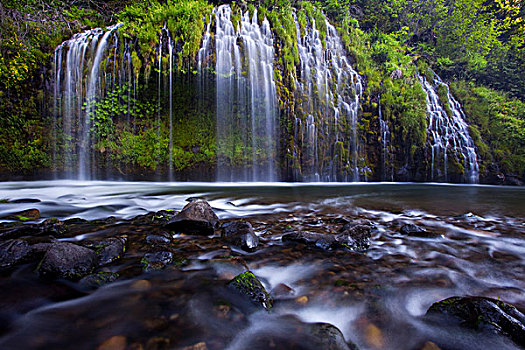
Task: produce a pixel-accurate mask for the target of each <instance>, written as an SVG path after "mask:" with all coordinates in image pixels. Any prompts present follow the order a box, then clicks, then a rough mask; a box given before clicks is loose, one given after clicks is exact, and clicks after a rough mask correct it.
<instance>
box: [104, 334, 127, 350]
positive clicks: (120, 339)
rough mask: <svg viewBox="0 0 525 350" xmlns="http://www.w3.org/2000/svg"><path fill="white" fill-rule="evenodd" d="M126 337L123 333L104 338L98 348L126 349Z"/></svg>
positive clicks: (106, 349)
mask: <svg viewBox="0 0 525 350" xmlns="http://www.w3.org/2000/svg"><path fill="white" fill-rule="evenodd" d="M127 343H128V342H127V340H126V337H125V336H123V335H116V336H114V337H111V338H109V339H106V340H104V341H103V342H102V343H101V344H100V345H99V346H98V348H97V350H124V349H126V346H127Z"/></svg>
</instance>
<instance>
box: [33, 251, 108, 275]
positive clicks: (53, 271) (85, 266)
mask: <svg viewBox="0 0 525 350" xmlns="http://www.w3.org/2000/svg"><path fill="white" fill-rule="evenodd" d="M97 260H98V259H97V254H96V253H95V252H94V251H92V250H91V249H88V248H85V247H81V246H79V245H76V244H72V243H65V242H61V243H53V244H52V245H51V246H50V247H49V249H48V250H47V252H46V254H45V255H44V258H43V259H42V261H41V263H40V266H39V268H38V273H39V274H40V276H41V277H44V278H57V277H58V278H66V279H70V280H78V279H80V278H82V277H83V276H85V275H87V274H89V273H91V272H92V271H93V269H94V268H95V267H96V265H97Z"/></svg>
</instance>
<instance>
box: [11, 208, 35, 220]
mask: <svg viewBox="0 0 525 350" xmlns="http://www.w3.org/2000/svg"><path fill="white" fill-rule="evenodd" d="M5 219H9V220H19V221H31V220H38V219H40V211H39V210H38V209H27V210H23V211H19V212H17V213H13V214H9V215H8V216H6V217H5Z"/></svg>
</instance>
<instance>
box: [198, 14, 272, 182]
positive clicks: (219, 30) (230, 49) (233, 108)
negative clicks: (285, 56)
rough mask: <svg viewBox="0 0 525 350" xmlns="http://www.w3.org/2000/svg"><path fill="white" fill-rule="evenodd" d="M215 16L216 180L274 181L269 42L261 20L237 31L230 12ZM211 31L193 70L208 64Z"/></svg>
mask: <svg viewBox="0 0 525 350" xmlns="http://www.w3.org/2000/svg"><path fill="white" fill-rule="evenodd" d="M214 14H215V36H214V39H215V54H216V62H215V71H216V103H217V154H218V162H217V179H218V180H220V181H234V180H243V181H275V180H276V178H277V177H276V169H275V162H276V152H277V144H276V142H277V138H276V132H277V130H276V118H277V95H276V89H275V82H274V80H273V56H274V48H273V39H272V34H271V30H270V24H269V22H268V20H267V19H266V18H265V19H264V20H263V22H262V24H261V25H259V23H258V18H257V11H254V13H253V15H252V17H251V19H250V15H249V12H246V13H244V14H242V16H241V19H240V23H238V25H237V28H236V27H235V25H234V23H232V21H231V8H230V6H228V5H222V6H219V7H217V8H216V9H215V10H214ZM210 37H211V35H210V26H208V27H207V32H206V34H205V36H204V40H203V45H202V48H201V50H200V51H199V54H198V70H199V72H203V70H204V69H205V67H206V65H209V64H211V60H210V59H209V58H210V57H211V56H213V51H212V50H213V46H212V45H211V43H210Z"/></svg>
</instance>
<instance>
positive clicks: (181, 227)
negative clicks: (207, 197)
mask: <svg viewBox="0 0 525 350" xmlns="http://www.w3.org/2000/svg"><path fill="white" fill-rule="evenodd" d="M218 225H219V218H218V217H217V215H215V213H214V212H213V209H212V208H211V206H210V205H209V204H208V202H206V201H203V200H194V201H192V202H189V203H188V204H186V206H185V207H184V208H183V209H182V210H181V212H180V213H178V214H177V215H175V216H174V217H173V219H171V220H170V221H169V222H168V223H167V224H166V227H167V228H168V229H170V230H174V231H177V232H182V233H188V234H199V235H206V236H209V235H212V234H213V233H214V232H215V229H217V228H218Z"/></svg>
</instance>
